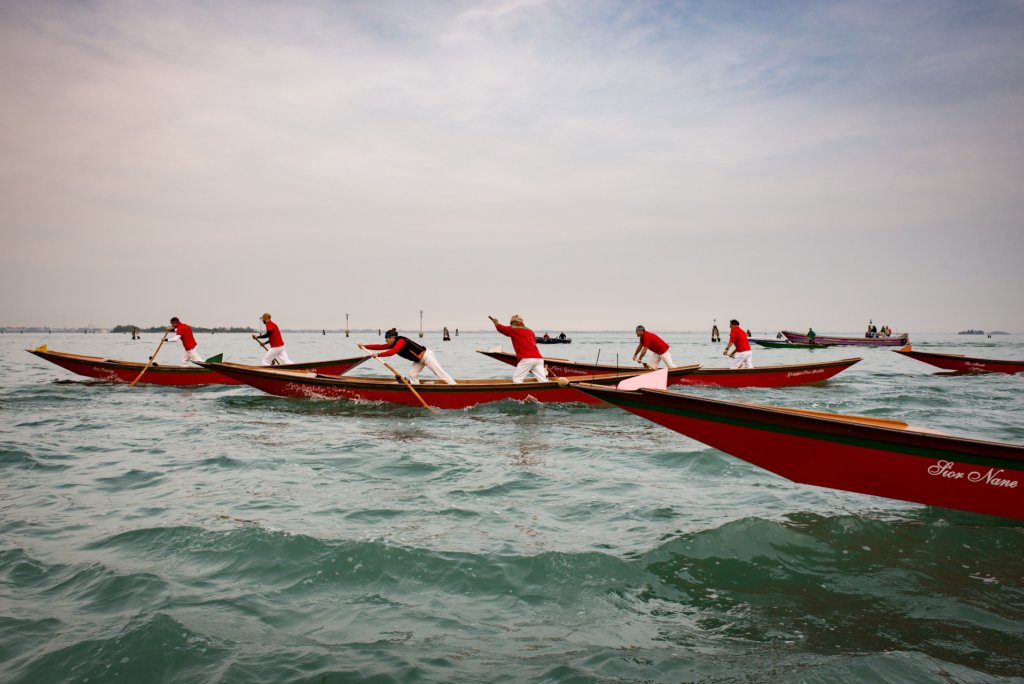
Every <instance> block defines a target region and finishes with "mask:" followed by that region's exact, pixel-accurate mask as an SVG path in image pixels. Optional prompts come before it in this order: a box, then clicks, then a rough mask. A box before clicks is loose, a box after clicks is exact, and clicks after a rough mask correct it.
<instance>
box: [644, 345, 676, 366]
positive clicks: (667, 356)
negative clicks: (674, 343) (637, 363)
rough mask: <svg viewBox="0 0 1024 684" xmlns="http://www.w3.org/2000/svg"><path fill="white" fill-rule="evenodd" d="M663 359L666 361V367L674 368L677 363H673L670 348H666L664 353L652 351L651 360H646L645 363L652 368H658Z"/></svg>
mask: <svg viewBox="0 0 1024 684" xmlns="http://www.w3.org/2000/svg"><path fill="white" fill-rule="evenodd" d="M662 361H664V362H665V368H672V367H673V366H674V365H675V364H673V363H672V354H671V353H670V352H669V350H668V349H666V350H665V353H664V354H655V353H654V352H651V357H650V361H646V362H645V363H646V364H647V365H648V366H650V367H651V368H657V367H658V364H660V363H661V362H662Z"/></svg>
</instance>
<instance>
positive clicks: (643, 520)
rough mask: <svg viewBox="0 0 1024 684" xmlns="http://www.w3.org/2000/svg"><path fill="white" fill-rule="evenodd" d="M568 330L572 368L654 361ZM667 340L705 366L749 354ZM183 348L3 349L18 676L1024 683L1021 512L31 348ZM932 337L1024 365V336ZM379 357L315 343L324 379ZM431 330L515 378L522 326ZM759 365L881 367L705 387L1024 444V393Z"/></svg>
mask: <svg viewBox="0 0 1024 684" xmlns="http://www.w3.org/2000/svg"><path fill="white" fill-rule="evenodd" d="M567 332H568V333H570V336H571V337H572V338H573V344H571V345H564V346H557V347H551V348H546V349H544V351H545V352H546V353H548V354H551V355H554V356H563V357H566V358H573V359H578V360H586V361H594V360H595V359H596V357H597V353H598V351H600V360H601V362H602V363H615V358H616V355H618V356H619V359H620V361H622V362H623V363H625V361H626V360H627V359H628V357H629V355H630V354H631V353H632V350H633V348H634V346H635V338H634V337H633V336H632V335H631V334H618V333H579V332H570V331H567ZM664 336H665V337H666V339H667V340H668V341H669V342H670V343H671V344H672V345H673V349H672V353H673V357H674V359H675V360H676V362H677V363H703V364H705V365H706V366H720V365H723V364H724V362H725V359H724V358H722V357H721V355H720V354H721V347H722V346H724V345H722V344H716V345H712V344H711V343H710V342H708V341H707V339H706V336H705V335H696V334H692V335H687V334H676V335H671V334H666V335H664ZM364 337H367V336H365V335H364ZM150 338H152V339H150ZM158 339H159V338H158V336H156V335H149V336H147V337H145V338H144V339H143V340H141V341H131V340H130V339H129V338H128V336H124V335H103V334H100V335H72V334H54V335H44V334H35V335H31V334H24V335H18V334H5V335H2V336H0V357H2V358H3V360H4V361H5V367H6V368H8V369H10V370H9V372H8V373H7V374H5V377H4V380H3V382H2V385H0V469H2V470H0V475H2V479H0V482H2V485H0V487H2V497H0V506H2V508H0V583H2V588H0V681H4V682H26V683H27V682H232V683H233V682H310V683H313V682H350V681H371V682H427V681H430V682H520V681H544V682H634V681H636V682H760V681H772V682H775V681H781V682H828V683H829V684H832V683H834V682H836V681H844V682H845V681H851V682H853V681H856V682H860V681H870V682H1009V681H1024V525H1022V524H1021V523H1019V522H1015V521H1008V520H1003V519H998V518H990V517H985V516H979V515H972V514H967V513H957V512H952V511H948V510H944V509H938V508H928V507H924V506H918V505H913V504H907V503H902V502H898V501H891V500H886V499H879V498H874V497H867V496H860V495H855V494H849V493H844V492H836V491H831V490H825V489H818V488H813V487H807V486H803V485H798V484H794V483H791V482H788V481H786V480H783V479H781V478H779V477H777V476H774V475H771V474H770V473H766V472H764V471H762V470H759V469H757V468H756V467H754V466H751V465H748V464H746V463H744V462H741V461H738V460H736V459H734V458H732V457H730V456H728V455H726V454H723V453H721V452H718V451H716V450H713V449H709V448H707V447H704V446H703V445H701V444H699V443H696V442H693V441H691V440H689V439H687V438H685V437H682V436H681V435H678V434H676V433H674V432H670V431H668V430H665V429H663V428H660V427H657V426H655V425H653V424H650V423H647V422H644V421H642V420H641V419H639V418H636V417H633V416H630V415H628V414H626V413H624V412H621V411H618V410H616V409H612V408H610V407H588V406H584V405H575V404H562V405H536V404H520V403H514V402H500V403H496V404H488V405H484V406H478V407H473V408H470V409H466V410H459V411H442V412H439V413H438V414H434V415H431V414H429V413H427V412H425V411H423V410H421V409H418V408H415V407H402V406H391V405H379V404H357V403H350V402H346V401H315V400H287V399H280V398H274V397H269V396H266V395H262V394H260V393H258V392H257V391H256V390H253V389H250V388H246V387H205V388H192V389H187V388H169V387H154V386H139V387H137V388H134V389H131V388H129V387H127V386H125V385H112V384H107V383H100V382H94V381H90V380H88V379H86V378H82V377H79V376H75V375H72V374H71V373H69V372H67V371H64V370H63V369H60V368H58V367H56V366H53V365H51V364H48V363H46V362H44V361H42V360H40V359H36V358H35V357H32V356H31V355H29V354H27V353H25V352H24V351H23V350H24V349H25V348H27V347H34V346H37V345H39V344H43V343H45V344H47V345H49V347H50V348H51V349H54V350H59V351H69V352H75V353H82V354H93V355H97V356H104V357H111V358H124V359H133V360H144V359H145V358H146V356H147V355H148V354H149V353H150V352H151V351H152V349H153V348H155V346H156V342H157V341H158ZM912 339H913V341H914V344H915V347H916V348H920V349H928V350H933V351H949V352H960V353H967V354H969V355H973V356H982V357H989V358H1024V336H1017V335H1011V336H1006V337H1000V338H999V339H996V338H992V339H987V338H981V339H978V338H975V337H965V336H957V335H939V334H935V335H912ZM199 341H200V345H201V348H202V351H203V353H204V354H205V355H211V354H213V353H216V352H221V351H223V352H225V357H226V359H227V360H236V361H249V362H252V361H255V359H256V358H258V353H259V352H260V351H261V350H259V349H258V347H256V345H255V343H254V342H253V341H252V340H251V339H250V338H248V337H247V336H245V335H214V336H209V335H205V336H200V339H199ZM354 341H355V338H352V339H345V338H344V337H343V336H342V335H339V334H337V333H335V334H333V335H327V336H323V335H319V334H315V335H314V334H300V333H292V334H286V342H287V343H288V348H289V354H290V356H291V357H292V358H293V359H294V360H296V361H300V360H301V361H304V360H314V359H324V358H338V357H344V356H353V355H356V354H357V353H358V350H357V349H356V348H355V344H354ZM364 341H375V340H374V339H371V338H367V339H366V340H364ZM424 341H425V342H426V343H427V344H428V345H430V346H431V347H432V348H433V349H435V350H436V352H437V355H438V358H439V360H440V362H441V363H442V364H443V365H444V366H445V368H446V369H447V370H448V371H449V372H451V373H452V374H453V375H455V376H456V377H508V376H510V374H511V367H508V366H504V365H502V364H500V363H498V362H495V361H493V360H490V359H487V358H485V357H483V356H482V355H479V354H476V353H475V352H474V350H475V349H477V348H486V347H490V346H493V345H495V344H499V343H501V342H502V341H503V338H500V337H499V336H497V335H496V334H493V333H470V334H466V333H463V334H462V335H460V336H459V337H456V338H454V339H453V340H452V341H451V342H442V341H441V340H440V335H439V334H436V333H432V334H428V336H427V338H426V339H425V340H424ZM507 346H508V345H507V341H506V347H507ZM754 353H755V363H758V364H759V365H768V364H775V363H795V362H800V361H805V360H810V359H814V360H830V359H837V358H843V357H847V356H857V355H860V356H863V357H864V361H862V362H861V363H860V364H858V365H856V366H854V367H853V368H851V369H850V370H848V371H846V372H844V373H842V374H840V375H839V376H837V377H836V378H835V379H834V380H832V381H830V382H828V383H826V384H824V385H819V386H808V387H798V388H788V389H777V390H772V389H760V390H743V389H724V388H700V389H695V388H691V389H689V390H687V391H693V392H694V393H699V394H703V395H705V396H712V397H716V398H723V399H735V400H740V401H755V402H759V403H768V404H772V403H775V404H780V405H788V406H796V407H801V408H811V409H817V410H825V411H837V412H844V413H860V414H867V415H877V416H885V417H892V418H899V419H902V420H906V421H908V422H910V423H912V424H915V425H920V426H923V427H930V428H934V429H939V430H943V431H946V432H949V433H952V434H957V435H963V436H968V437H975V438H981V439H988V440H994V441H1005V442H1012V443H1024V424H1022V421H1021V415H1022V412H1021V409H1022V407H1024V401H1022V399H1021V396H1022V395H1021V390H1022V389H1024V376H998V375H987V376H974V377H951V376H944V375H937V374H936V373H935V371H936V369H934V368H932V367H930V366H927V365H925V364H922V363H920V362H917V361H913V360H911V359H906V358H903V357H900V356H899V355H897V354H893V353H891V352H889V351H886V350H879V349H855V348H839V347H832V348H829V349H825V350H813V351H809V350H771V349H755V352H754ZM179 354H180V353H179V350H178V349H174V348H172V349H168V350H165V351H163V352H161V357H160V360H161V361H162V362H164V363H175V362H176V361H177V358H178V356H179ZM396 365H399V366H401V367H403V368H404V367H405V362H404V361H398V362H396ZM382 370H383V369H382V368H381V367H379V366H377V365H376V364H372V365H371V364H364V365H363V366H361V367H359V368H358V369H356V370H355V371H353V373H354V374H358V375H383V374H386V371H385V372H384V373H381V371H382ZM427 374H428V375H429V371H428V372H427Z"/></svg>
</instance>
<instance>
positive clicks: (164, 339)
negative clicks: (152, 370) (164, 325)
mask: <svg viewBox="0 0 1024 684" xmlns="http://www.w3.org/2000/svg"><path fill="white" fill-rule="evenodd" d="M169 332H171V331H170V330H165V331H164V336H163V337H161V338H160V344H158V345H156V351H155V352H153V355H152V356H150V357H149V363H147V364H146V367H145V368H143V369H142V370H141V371H139V374H138V375H136V376H135V379H134V380H132V384H131V386H132V387H135V384H136V383H137V382H138V381H139V379H140V378H141V377H142V375H143V374H144V373H145V372H146V371H148V370H149V367H150V366H152V365H153V362H154V361H156V355H157V354H159V353H160V347H162V346H164V342H166V341H167V334H168V333H169Z"/></svg>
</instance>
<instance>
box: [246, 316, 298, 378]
mask: <svg viewBox="0 0 1024 684" xmlns="http://www.w3.org/2000/svg"><path fill="white" fill-rule="evenodd" d="M260 320H261V321H263V325H265V326H267V331H266V332H265V333H263V334H262V335H253V336H252V339H254V340H269V341H270V349H268V350H267V353H266V354H264V355H263V359H262V361H261V363H262V364H263V365H264V366H269V365H271V364H272V363H274V362H275V361H277V362H278V363H293V361H292V360H291V359H290V358H288V352H287V351H285V349H284V338H283V337H281V328H279V327H277V323H275V322H274V321H272V320H270V314H268V313H265V314H263V315H262V316H260Z"/></svg>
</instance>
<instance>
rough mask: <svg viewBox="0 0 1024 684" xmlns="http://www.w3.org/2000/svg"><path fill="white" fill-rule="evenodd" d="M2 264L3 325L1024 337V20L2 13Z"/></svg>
mask: <svg viewBox="0 0 1024 684" xmlns="http://www.w3.org/2000/svg"><path fill="white" fill-rule="evenodd" d="M0 239H2V245H3V249H2V251H0V288H2V293H3V294H2V295H0V297H2V299H0V326H37V325H42V326H54V327H77V326H86V325H88V326H96V327H111V326H114V325H117V324H129V323H131V324H136V325H142V326H150V325H161V324H164V323H166V321H167V320H168V319H169V318H170V317H171V316H179V317H180V318H181V319H182V320H184V321H187V322H189V323H191V324H193V325H200V326H221V325H223V326H235V325H239V326H253V327H257V326H258V324H259V316H260V315H261V314H262V313H264V312H271V313H272V314H273V316H274V320H276V321H277V322H278V323H279V324H280V325H281V326H282V327H284V328H286V329H297V328H310V329H320V328H327V329H338V328H342V327H344V326H345V321H346V318H345V317H346V315H348V317H349V318H348V320H349V325H350V326H351V327H352V328H384V327H391V326H397V327H398V328H399V329H400V330H402V329H405V330H410V331H411V330H415V329H417V328H418V327H419V324H420V312H421V311H422V312H423V315H422V318H423V322H424V326H425V327H426V328H428V329H438V328H440V327H441V326H449V327H451V328H456V327H458V328H461V329H465V330H472V329H486V328H488V327H489V326H490V323H489V321H488V319H487V316H488V315H494V316H497V317H499V318H501V319H502V320H507V319H508V318H509V317H510V316H511V315H512V314H513V313H519V314H521V315H522V316H523V318H524V319H525V321H526V324H527V325H528V326H530V327H533V328H534V329H536V330H538V331H539V330H558V331H561V330H566V331H570V332H571V331H573V330H580V331H582V330H618V329H622V330H631V329H632V328H633V327H634V326H635V325H637V324H643V325H646V326H647V328H648V329H651V330H655V331H659V330H663V331H686V330H707V329H710V327H711V323H712V321H713V320H715V319H717V321H718V323H719V325H720V326H722V324H723V322H724V321H727V320H728V319H730V318H737V319H739V320H740V321H741V323H742V324H743V325H744V326H745V327H749V328H752V329H755V330H759V331H760V330H778V329H783V328H788V329H796V330H800V329H803V328H806V327H808V326H813V327H814V328H815V329H816V330H817V331H818V332H819V333H822V332H829V331H832V332H860V331H862V330H863V329H864V327H865V325H866V324H867V321H868V320H869V319H873V320H874V321H875V323H876V324H879V325H881V324H887V325H889V326H890V327H892V328H894V329H896V330H901V331H902V330H905V331H909V332H911V334H913V333H914V332H915V331H916V332H922V331H931V332H947V331H957V330H960V329H964V328H969V327H974V328H982V329H985V330H991V329H1000V330H1008V331H1011V332H1014V331H1016V332H1024V306H1022V305H1021V301H1020V300H1021V294H1022V293H1024V269H1022V268H1021V266H1022V264H1021V260H1022V255H1024V3H1021V2H1018V1H1015V0H1014V1H1005V2H1004V1H1000V0H991V1H986V2H960V1H958V2H944V1H943V0H920V1H915V0H908V1H906V2H898V3H893V2H888V1H885V2H872V1H864V2H857V1H842V2H829V1H827V0H824V1H821V2H811V1H809V0H808V1H797V2H788V1H786V0H780V1H779V2H771V3H763V2H753V1H751V2H728V1H721V2H719V1H711V0H708V1H699V2H664V1H662V2H653V1H652V2H645V1H643V0H622V1H612V0H495V1H487V0H473V1H467V2H460V1H454V0H452V1H444V2H430V1H418V2H417V1H408V0H405V1H397V0H396V1H391V0H375V1H374V2H355V1H344V0H291V1H289V2H283V1H282V2H268V1H264V0H244V1H240V0H219V1H217V2H212V1H210V0H201V1H196V0H178V1H176V2H173V3H168V2H146V1H142V2H139V1H137V0H91V1H87V2H83V1H81V0H73V1H72V0H68V1H59V0H9V1H7V2H3V3H0ZM722 327H723V328H724V327H725V326H722Z"/></svg>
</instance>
